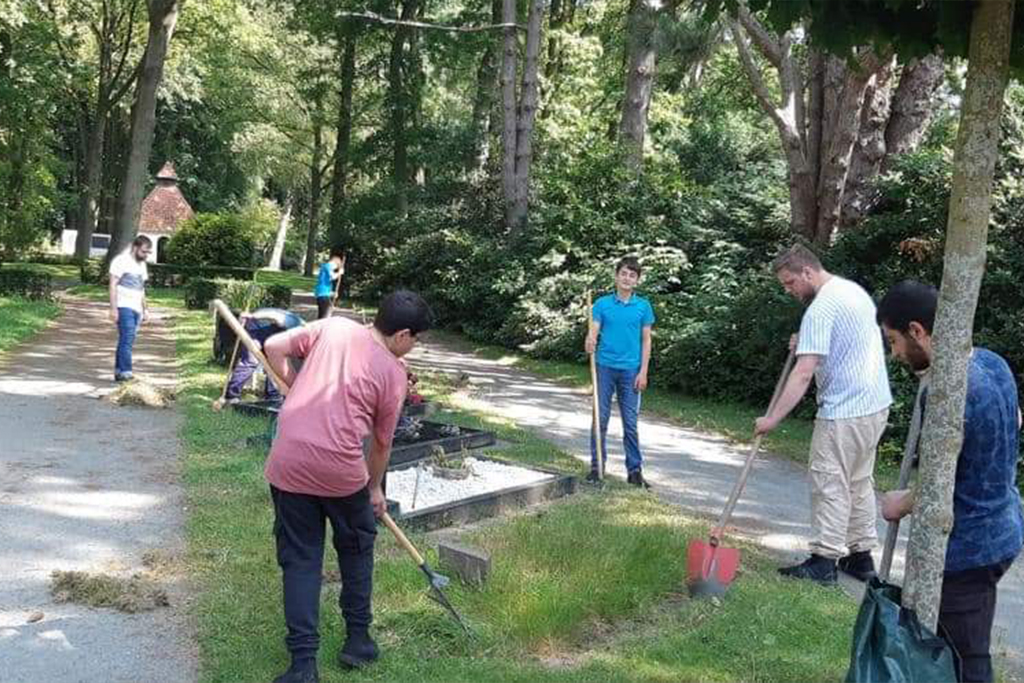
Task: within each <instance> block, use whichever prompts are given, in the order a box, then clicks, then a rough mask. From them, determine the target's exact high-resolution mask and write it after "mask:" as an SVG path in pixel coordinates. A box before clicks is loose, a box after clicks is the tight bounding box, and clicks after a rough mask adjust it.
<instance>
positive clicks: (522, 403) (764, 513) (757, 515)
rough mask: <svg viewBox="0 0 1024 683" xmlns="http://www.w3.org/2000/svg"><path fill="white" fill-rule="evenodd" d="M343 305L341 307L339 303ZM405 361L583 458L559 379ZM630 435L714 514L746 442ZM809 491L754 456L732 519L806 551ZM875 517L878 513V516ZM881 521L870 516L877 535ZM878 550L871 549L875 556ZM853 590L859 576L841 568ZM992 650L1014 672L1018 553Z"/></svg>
mask: <svg viewBox="0 0 1024 683" xmlns="http://www.w3.org/2000/svg"><path fill="white" fill-rule="evenodd" d="M345 313H350V312H345ZM410 359H411V363H412V364H413V365H414V366H416V367H420V368H423V369H425V370H433V371H441V372H446V373H453V374H460V373H465V375H468V377H469V381H470V385H471V390H470V392H469V394H470V399H469V400H470V403H471V404H473V405H475V407H476V408H478V409H480V410H483V411H486V412H488V413H491V414H495V415H499V416H501V417H503V418H507V419H509V420H513V421H515V422H516V423H517V424H518V425H519V426H520V427H523V428H526V429H529V430H532V431H533V432H535V433H537V434H538V435H540V436H543V437H545V438H546V439H548V440H549V441H552V442H554V443H556V444H557V445H559V446H560V447H561V448H563V449H564V450H566V451H567V452H568V453H570V454H572V455H573V456H574V457H576V458H579V459H580V460H583V461H585V462H588V463H589V462H590V441H589V439H590V424H591V419H590V414H591V413H590V402H589V394H588V392H587V391H586V390H579V389H572V388H567V387H565V386H561V385H559V384H557V383H555V382H552V381H550V380H547V379H544V378H540V377H537V376H534V375H531V374H528V373H525V372H522V371H520V370H518V369H516V368H514V367H512V366H511V364H510V363H508V362H502V361H500V360H485V359H481V358H478V357H475V356H473V355H472V354H470V353H463V352H460V351H458V350H455V349H453V348H450V347H446V346H442V345H440V344H438V343H430V342H429V340H428V342H427V343H426V344H423V345H421V346H420V347H419V348H417V350H415V351H414V352H413V354H412V355H411V356H410ZM640 441H641V446H642V449H643V452H644V458H645V466H644V476H645V477H646V478H647V479H648V480H649V481H650V482H651V484H652V486H653V487H654V491H655V492H656V493H657V494H658V495H659V497H661V498H662V499H664V500H665V501H668V502H670V503H673V504H676V505H679V506H680V507H682V508H683V509H685V510H687V511H688V512H691V513H694V514H697V515H700V516H705V517H712V518H713V517H717V516H718V515H719V514H720V513H721V510H722V508H723V507H724V505H725V501H726V499H727V498H728V495H729V493H730V490H731V488H732V485H733V482H734V481H735V479H736V476H737V475H738V473H739V470H740V467H741V466H742V463H743V460H744V458H745V456H746V453H747V451H746V449H744V448H742V447H737V446H734V445H732V444H731V443H729V442H728V441H727V440H725V439H723V438H721V437H718V436H715V435H712V434H706V433H703V432H698V431H694V430H692V429H686V428H683V427H679V426H676V425H673V424H670V423H668V422H667V421H664V420H660V419H655V418H652V417H649V416H644V415H643V414H641V421H640ZM621 444H622V432H621V423H620V421H619V419H618V417H617V414H616V415H614V416H613V419H612V426H611V428H610V430H609V437H608V450H609V454H608V456H609V472H610V473H611V474H612V475H613V476H615V475H617V476H620V477H623V478H624V476H625V461H624V457H623V452H622V445H621ZM808 500H809V491H808V484H807V476H806V470H805V468H803V467H801V466H799V465H797V464H795V463H793V462H791V461H788V460H785V459H782V458H777V457H761V458H759V459H758V460H757V462H756V463H755V466H754V469H753V472H752V473H751V476H750V479H749V480H748V484H747V488H746V490H745V492H744V495H743V497H742V498H741V500H740V502H739V505H738V506H737V508H736V512H735V515H734V517H733V521H732V524H733V526H734V527H735V532H736V533H742V534H743V535H745V536H748V537H750V538H751V539H753V540H755V541H756V542H758V543H760V544H761V545H763V546H765V547H766V548H768V549H769V550H771V551H774V552H776V553H777V554H779V555H780V559H782V560H789V559H792V560H801V559H803V557H805V556H806V552H807V551H806V548H807V541H808V538H809V536H810V527H809V524H808V516H809V503H808ZM879 519H881V518H880V517H879ZM903 526H904V529H903V531H904V533H903V534H902V536H903V538H902V540H901V541H900V543H899V545H898V548H897V555H896V558H895V561H894V563H893V578H894V579H896V580H898V581H899V580H902V573H903V559H904V548H905V542H906V539H905V534H906V527H907V526H908V525H907V524H905V525H903ZM884 534H885V528H884V525H883V524H882V523H880V524H879V538H880V539H882V538H884ZM880 557H881V551H880V550H879V551H878V552H876V554H875V560H876V562H877V561H878V560H879V559H880ZM844 578H845V579H846V580H845V581H844V586H845V587H846V588H847V589H849V590H850V591H851V592H852V593H854V594H855V595H859V594H860V592H861V591H862V584H860V583H858V582H856V581H854V580H852V579H849V578H848V577H844ZM993 652H994V653H996V654H997V655H998V656H999V658H1000V659H1001V660H1002V661H1003V662H1004V663H1005V665H1006V666H1008V667H1009V668H1010V670H1011V671H1012V672H1013V673H1014V674H1015V675H1021V676H1022V678H1024V655H1022V653H1024V560H1022V561H1018V562H1017V563H1016V564H1015V565H1014V566H1013V567H1012V568H1011V570H1010V572H1009V573H1008V575H1007V576H1006V577H1005V578H1004V579H1003V580H1002V582H1001V583H1000V591H999V605H998V610H997V613H996V626H995V629H994V634H993Z"/></svg>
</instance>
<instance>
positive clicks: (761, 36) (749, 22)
mask: <svg viewBox="0 0 1024 683" xmlns="http://www.w3.org/2000/svg"><path fill="white" fill-rule="evenodd" d="M736 18H737V19H738V20H739V23H740V25H742V26H743V28H744V29H746V31H747V34H748V35H749V36H750V41H751V42H752V43H754V45H756V46H757V49H758V50H760V51H761V54H763V55H764V56H765V58H766V59H767V60H768V61H769V62H771V63H772V66H774V67H775V68H776V69H780V68H781V66H782V65H781V62H782V52H783V51H782V46H781V45H779V43H778V42H777V41H776V40H775V39H774V38H772V36H771V34H769V33H768V31H767V30H766V29H765V27H764V26H762V25H761V22H759V21H758V20H757V19H755V18H754V16H753V15H752V14H751V13H750V10H748V9H747V8H746V6H745V5H740V6H739V9H738V11H737V12H736ZM787 35H789V34H788V32H787Z"/></svg>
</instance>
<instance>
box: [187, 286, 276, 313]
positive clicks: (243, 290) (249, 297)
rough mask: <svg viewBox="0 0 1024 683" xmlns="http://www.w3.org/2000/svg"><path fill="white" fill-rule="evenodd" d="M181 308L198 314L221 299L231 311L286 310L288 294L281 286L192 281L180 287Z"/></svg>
mask: <svg viewBox="0 0 1024 683" xmlns="http://www.w3.org/2000/svg"><path fill="white" fill-rule="evenodd" d="M184 295H185V306H186V307H187V308H191V309H194V310H199V309H203V308H206V307H207V306H209V304H210V302H211V301H213V300H214V299H221V300H222V301H224V303H226V304H227V306H228V308H230V309H232V310H235V311H243V310H246V309H253V308H261V307H265V306H271V307H274V308H289V307H290V306H291V304H292V290H291V288H289V287H286V286H284V285H261V284H256V283H253V282H251V281H249V282H246V281H245V280H227V279H215V280H209V279H205V278H195V279H192V280H190V281H189V282H188V283H187V284H186V285H185V287H184Z"/></svg>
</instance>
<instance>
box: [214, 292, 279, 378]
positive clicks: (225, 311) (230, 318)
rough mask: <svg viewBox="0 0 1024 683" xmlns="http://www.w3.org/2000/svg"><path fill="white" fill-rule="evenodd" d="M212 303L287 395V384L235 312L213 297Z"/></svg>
mask: <svg viewBox="0 0 1024 683" xmlns="http://www.w3.org/2000/svg"><path fill="white" fill-rule="evenodd" d="M212 305H213V309H214V310H215V311H217V314H218V315H220V317H222V318H224V322H226V323H227V324H228V327H230V328H231V330H232V331H233V332H234V333H235V334H236V335H237V336H238V339H239V340H240V341H241V342H242V343H243V344H245V348H247V349H249V353H251V354H252V355H253V358H255V359H256V360H258V361H259V362H260V363H261V364H262V365H263V369H264V370H265V371H266V373H267V375H269V376H270V379H271V380H273V382H274V384H276V385H277V388H278V390H279V391H280V392H281V394H283V395H284V396H287V395H288V389H289V387H288V385H287V384H286V383H285V381H284V380H282V379H281V378H280V377H279V376H278V374H277V373H276V372H275V371H274V368H272V367H271V366H270V363H269V362H268V361H267V357H266V356H264V355H263V350H262V349H261V348H260V345H259V344H257V343H256V342H255V340H253V338H252V337H250V336H249V333H248V332H247V331H246V329H245V327H244V326H243V325H242V323H240V322H239V321H238V318H236V317H235V314H234V313H232V312H231V309H230V308H228V307H227V305H226V304H225V303H224V302H223V301H221V300H220V299H214V300H213V302H212Z"/></svg>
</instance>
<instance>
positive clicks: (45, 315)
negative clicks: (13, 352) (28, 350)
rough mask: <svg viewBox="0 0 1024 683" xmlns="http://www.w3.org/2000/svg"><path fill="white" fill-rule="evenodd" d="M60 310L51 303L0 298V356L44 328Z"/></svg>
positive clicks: (16, 298) (18, 298)
mask: <svg viewBox="0 0 1024 683" xmlns="http://www.w3.org/2000/svg"><path fill="white" fill-rule="evenodd" d="M60 310H61V308H60V305H59V304H56V303H53V302H51V301H29V300H28V299H22V298H21V297H9V296H0V355H2V354H3V353H4V352H6V351H7V350H8V349H10V348H13V347H14V346H15V345H17V344H18V342H20V341H22V340H23V339H25V338H27V337H30V336H32V335H33V334H35V333H36V332H38V331H39V330H41V329H43V328H44V327H46V324H47V323H48V322H50V320H52V319H54V318H56V317H57V316H58V315H59V314H60Z"/></svg>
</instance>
